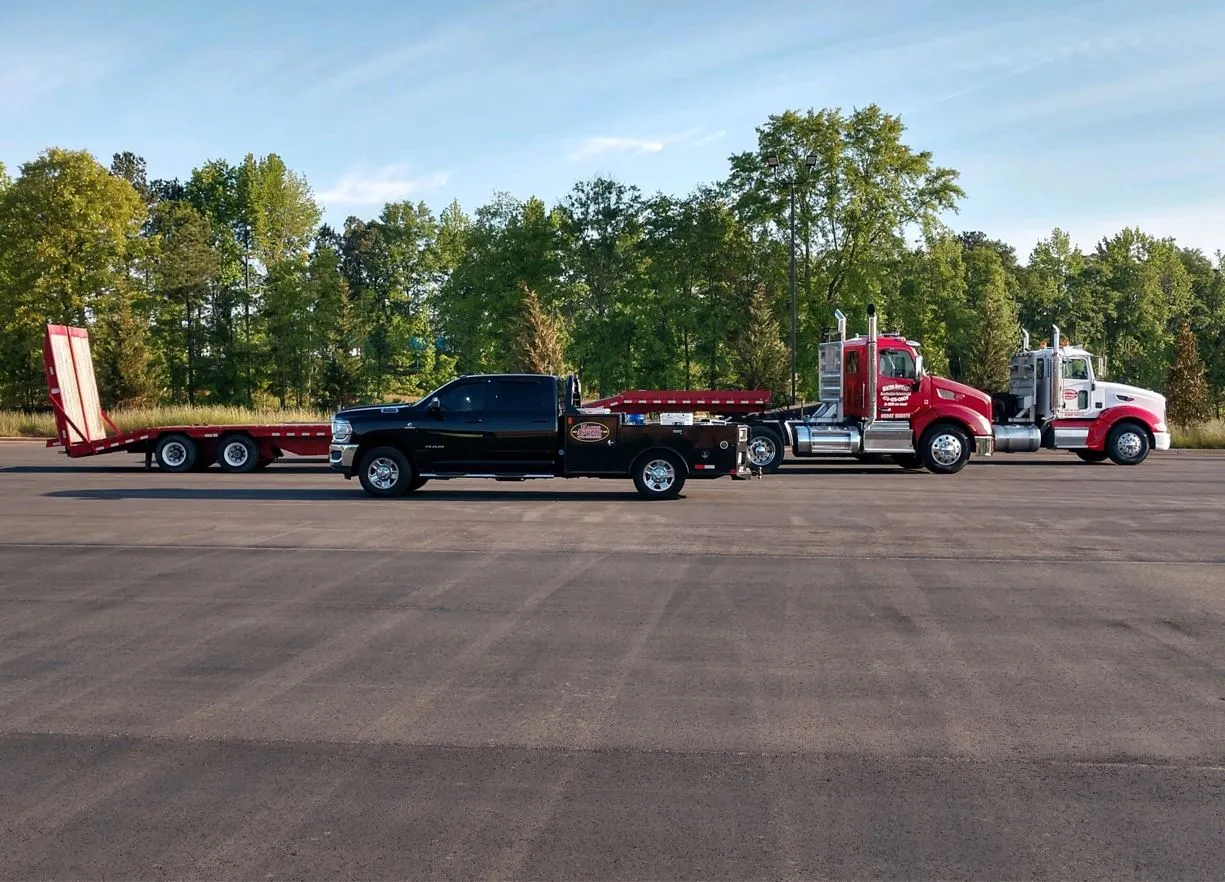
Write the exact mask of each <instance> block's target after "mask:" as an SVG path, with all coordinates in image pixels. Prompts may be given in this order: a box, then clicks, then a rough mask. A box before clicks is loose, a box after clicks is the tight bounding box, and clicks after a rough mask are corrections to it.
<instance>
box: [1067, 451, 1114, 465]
mask: <svg viewBox="0 0 1225 882" xmlns="http://www.w3.org/2000/svg"><path fill="white" fill-rule="evenodd" d="M1072 452H1073V453H1075V454H1076V455H1077V456H1079V457H1080V458H1081V459H1083V460H1084V461H1085V462H1105V461H1106V460H1107V459H1109V458H1110V454H1109V453H1107V452H1106V451H1105V450H1087V449H1086V450H1074V451H1072Z"/></svg>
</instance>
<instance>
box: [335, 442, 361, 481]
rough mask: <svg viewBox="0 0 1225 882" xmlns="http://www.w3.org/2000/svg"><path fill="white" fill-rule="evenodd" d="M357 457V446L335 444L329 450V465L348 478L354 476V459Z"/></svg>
mask: <svg viewBox="0 0 1225 882" xmlns="http://www.w3.org/2000/svg"><path fill="white" fill-rule="evenodd" d="M356 456H357V445H356V444H333V445H332V446H330V447H329V448H328V465H329V466H331V468H332V470H333V471H336V472H341V473H343V474H344V476H345V477H346V478H349V477H352V476H353V459H354V457H356Z"/></svg>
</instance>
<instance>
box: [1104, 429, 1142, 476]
mask: <svg viewBox="0 0 1225 882" xmlns="http://www.w3.org/2000/svg"><path fill="white" fill-rule="evenodd" d="M1151 446H1152V445H1151V444H1150V443H1149V440H1148V430H1147V429H1145V428H1144V427H1143V426H1141V425H1139V424H1138V423H1133V422H1122V423H1119V424H1117V425H1116V426H1115V427H1114V428H1112V429H1111V430H1110V434H1109V435H1107V436H1106V453H1107V454H1108V455H1109V456H1110V461H1111V462H1113V463H1115V464H1116V465H1139V464H1140V463H1142V462H1144V460H1146V459H1147V458H1148V451H1149V449H1150V447H1151Z"/></svg>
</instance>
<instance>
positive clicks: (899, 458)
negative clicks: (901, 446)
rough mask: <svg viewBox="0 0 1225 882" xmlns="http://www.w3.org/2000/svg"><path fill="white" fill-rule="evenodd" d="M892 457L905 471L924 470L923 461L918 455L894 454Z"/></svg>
mask: <svg viewBox="0 0 1225 882" xmlns="http://www.w3.org/2000/svg"><path fill="white" fill-rule="evenodd" d="M891 456H892V459H893V461H894V462H895V463H897V464H898V465H900V466H901V467H902V468H904V469H921V468H923V460H921V459H919V454H917V453H894V454H891Z"/></svg>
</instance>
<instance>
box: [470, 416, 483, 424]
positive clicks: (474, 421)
mask: <svg viewBox="0 0 1225 882" xmlns="http://www.w3.org/2000/svg"><path fill="white" fill-rule="evenodd" d="M468 422H470V423H479V422H481V418H480V417H476V418H475V419H471V420H468Z"/></svg>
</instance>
